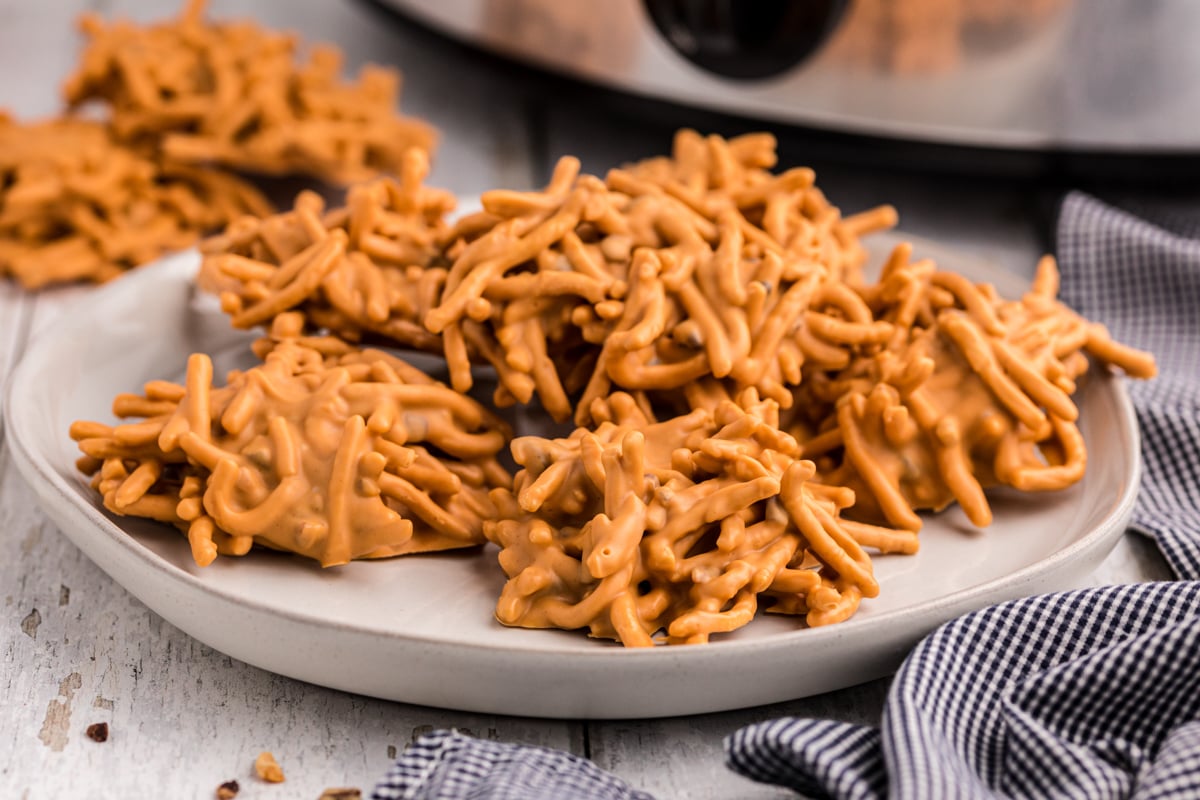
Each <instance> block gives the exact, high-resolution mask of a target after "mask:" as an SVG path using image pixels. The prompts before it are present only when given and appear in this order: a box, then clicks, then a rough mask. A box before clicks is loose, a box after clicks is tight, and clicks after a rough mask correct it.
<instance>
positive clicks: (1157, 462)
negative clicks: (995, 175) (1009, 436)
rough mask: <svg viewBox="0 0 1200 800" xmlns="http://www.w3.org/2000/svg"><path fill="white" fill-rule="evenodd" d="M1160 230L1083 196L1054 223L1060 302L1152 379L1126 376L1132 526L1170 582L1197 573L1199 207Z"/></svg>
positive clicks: (1068, 205) (1199, 503)
mask: <svg viewBox="0 0 1200 800" xmlns="http://www.w3.org/2000/svg"><path fill="white" fill-rule="evenodd" d="M1166 224H1167V225H1169V227H1161V226H1159V225H1156V224H1154V223H1151V222H1148V221H1146V220H1144V219H1141V218H1140V217H1137V216H1134V215H1133V214H1129V213H1126V212H1124V211H1120V210H1118V209H1115V208H1112V207H1110V206H1107V205H1105V204H1103V203H1101V202H1099V201H1097V200H1094V199H1093V198H1091V197H1088V196H1086V195H1083V194H1071V195H1069V196H1068V197H1067V199H1066V200H1065V201H1064V202H1063V206H1062V212H1061V213H1060V214H1059V225H1058V257H1059V264H1060V267H1061V269H1062V277H1063V280H1062V299H1063V301H1064V302H1065V303H1067V304H1068V305H1070V306H1071V307H1073V308H1074V309H1075V310H1077V311H1078V312H1079V313H1081V314H1083V315H1084V316H1085V317H1088V318H1089V319H1093V320H1095V321H1097V322H1103V323H1104V324H1105V325H1107V326H1108V329H1109V331H1110V332H1111V333H1112V334H1113V336H1114V337H1115V338H1116V340H1117V341H1119V342H1125V343H1126V344H1130V345H1133V346H1135V347H1139V348H1141V349H1143V350H1149V351H1150V352H1152V353H1154V356H1155V358H1157V359H1158V377H1156V378H1155V379H1154V380H1152V381H1130V382H1129V394H1130V396H1131V397H1132V398H1133V404H1134V406H1135V407H1136V408H1137V413H1138V422H1139V423H1140V424H1141V429H1142V457H1143V459H1144V461H1145V474H1144V475H1143V476H1142V485H1141V491H1140V493H1139V495H1138V504H1137V509H1136V511H1135V512H1134V518H1133V527H1134V528H1135V529H1136V530H1139V531H1141V532H1142V533H1145V534H1147V535H1149V536H1153V537H1154V538H1155V540H1156V541H1157V542H1158V547H1159V550H1161V551H1162V554H1163V557H1164V558H1166V560H1167V563H1168V564H1170V565H1171V568H1172V569H1173V570H1174V571H1175V574H1176V575H1177V576H1178V577H1180V578H1186V579H1191V580H1195V579H1200V212H1198V213H1197V215H1196V217H1195V218H1193V219H1190V220H1189V219H1187V218H1183V217H1179V216H1172V217H1170V218H1167V220H1166Z"/></svg>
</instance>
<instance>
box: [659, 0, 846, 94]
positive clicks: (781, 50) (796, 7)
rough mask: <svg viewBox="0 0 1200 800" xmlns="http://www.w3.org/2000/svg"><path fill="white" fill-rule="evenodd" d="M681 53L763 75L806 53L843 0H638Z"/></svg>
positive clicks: (746, 74)
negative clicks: (640, 0)
mask: <svg viewBox="0 0 1200 800" xmlns="http://www.w3.org/2000/svg"><path fill="white" fill-rule="evenodd" d="M642 2H643V4H644V5H645V7H646V11H647V12H648V13H649V15H650V19H651V20H653V22H654V25H655V27H656V28H658V31H659V33H661V34H662V35H663V38H664V39H666V41H667V42H668V43H669V44H670V45H671V47H673V48H674V49H675V50H676V51H678V52H679V53H680V54H681V55H682V56H683V57H684V58H686V59H688V60H689V61H691V62H692V63H693V64H696V65H697V66H700V67H703V68H704V69H706V70H709V71H710V72H714V73H716V74H718V75H723V76H725V77H727V78H742V79H756V78H769V77H772V76H774V75H778V74H780V73H782V72H786V71H787V70H789V69H791V68H792V67H794V66H795V65H796V64H799V63H800V62H801V61H803V60H804V59H806V58H808V56H810V55H811V54H812V53H813V52H814V51H816V50H817V49H818V48H819V47H820V46H821V45H822V44H823V43H824V42H825V40H826V38H827V37H828V36H829V34H830V33H831V32H832V31H833V30H834V28H836V27H837V25H838V23H839V22H840V21H841V18H842V15H843V14H844V13H845V10H846V5H847V3H848V0H642Z"/></svg>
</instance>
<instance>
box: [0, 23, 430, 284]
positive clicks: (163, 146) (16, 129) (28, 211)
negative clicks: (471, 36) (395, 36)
mask: <svg viewBox="0 0 1200 800" xmlns="http://www.w3.org/2000/svg"><path fill="white" fill-rule="evenodd" d="M80 28H81V30H82V32H83V34H84V36H85V37H86V39H87V43H86V46H85V47H84V49H83V52H82V53H81V55H80V58H79V64H78V67H77V69H76V71H75V72H74V73H73V74H72V75H71V76H70V77H69V78H68V79H67V81H66V84H65V86H64V87H63V94H64V100H65V101H66V108H65V110H64V114H63V116H61V117H59V118H55V119H50V120H45V121H40V122H18V121H15V120H12V119H9V118H8V117H7V116H3V117H0V277H3V276H4V275H9V276H11V277H13V278H14V279H16V280H17V281H18V282H19V283H20V284H21V285H22V286H23V287H25V288H26V289H40V288H42V287H45V286H48V285H52V284H59V283H72V282H82V281H86V282H97V283H98V282H103V281H107V280H110V279H112V278H115V277H118V276H120V275H121V274H123V273H124V272H126V271H128V270H130V269H133V268H134V267H137V266H140V265H142V264H145V263H149V262H151V261H154V260H156V259H157V258H159V257H160V256H162V255H164V254H166V253H169V252H172V251H177V250H182V249H185V248H187V247H190V246H192V245H194V244H196V242H197V241H199V239H200V238H201V236H203V235H206V234H210V233H214V232H216V231H220V230H223V229H224V228H226V226H228V225H229V224H231V223H233V222H234V221H235V220H238V219H240V218H243V217H245V216H247V215H251V216H254V217H266V216H269V215H270V214H271V213H272V212H273V210H274V209H273V208H272V206H271V204H270V203H269V202H268V201H267V199H266V198H265V197H264V196H263V195H262V194H261V193H260V191H259V190H258V189H257V188H255V186H254V185H253V184H252V183H250V182H249V181H248V180H246V179H245V178H244V177H243V175H244V174H248V173H252V174H256V175H272V176H277V175H288V176H298V177H303V178H307V179H308V180H310V181H313V182H316V183H318V184H320V183H325V184H338V185H346V184H349V183H351V182H354V181H361V180H366V179H368V178H372V177H375V176H377V175H380V174H398V173H399V172H400V171H401V169H402V168H403V161H404V156H405V154H406V153H408V152H409V151H412V150H414V149H416V150H420V151H423V152H429V151H432V149H433V148H434V146H435V140H436V136H435V133H434V130H433V128H432V127H430V126H429V125H428V124H427V123H425V122H423V121H420V120H415V119H411V118H408V117H403V116H400V115H399V114H398V113H397V110H396V106H397V99H398V95H399V88H400V77H399V74H398V73H397V72H396V71H395V70H391V69H386V68H383V67H377V66H373V65H368V66H366V67H364V68H363V69H362V71H361V72H360V74H359V75H358V78H357V79H356V80H354V81H343V80H342V79H341V78H340V72H341V54H340V52H338V51H337V50H336V49H335V48H332V47H329V46H317V47H314V48H311V49H310V50H309V52H308V56H307V60H306V61H303V62H301V61H299V58H298V52H299V45H300V43H299V41H298V40H297V38H296V37H295V36H293V35H291V34H286V33H280V32H276V31H271V30H267V29H264V28H261V27H260V26H258V25H256V24H254V23H251V22H238V21H231V22H225V21H210V20H207V19H205V17H204V2H203V0H191V2H189V3H188V5H187V6H186V7H185V8H184V10H183V12H182V13H181V14H180V16H179V17H178V18H176V19H173V20H169V21H166V22H162V23H156V24H150V25H137V24H134V23H132V22H128V21H123V20H117V21H114V22H111V23H105V22H104V21H102V20H101V19H100V18H99V17H98V16H96V15H92V14H89V15H85V16H84V17H83V19H82V20H81V21H80ZM93 112H94V113H93Z"/></svg>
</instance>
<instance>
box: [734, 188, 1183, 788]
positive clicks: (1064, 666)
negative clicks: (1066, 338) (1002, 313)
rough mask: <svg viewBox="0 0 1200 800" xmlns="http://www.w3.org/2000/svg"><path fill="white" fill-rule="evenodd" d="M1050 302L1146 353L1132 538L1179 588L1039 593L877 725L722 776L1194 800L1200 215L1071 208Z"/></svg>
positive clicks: (931, 661) (760, 750) (746, 759)
mask: <svg viewBox="0 0 1200 800" xmlns="http://www.w3.org/2000/svg"><path fill="white" fill-rule="evenodd" d="M1058 259H1059V267H1060V269H1061V270H1062V297H1063V300H1064V301H1065V302H1066V303H1068V304H1069V305H1071V306H1072V307H1074V308H1075V309H1076V310H1078V311H1079V312H1080V313H1082V314H1083V315H1084V316H1086V317H1088V318H1090V319H1093V320H1095V321H1097V322H1103V323H1104V324H1105V325H1107V326H1108V328H1109V330H1110V331H1111V332H1112V334H1113V336H1114V337H1115V338H1116V339H1117V340H1118V341H1121V342H1124V343H1126V344H1130V345H1133V346H1135V347H1139V348H1142V349H1145V350H1149V351H1151V352H1152V353H1154V355H1155V357H1156V358H1157V360H1158V366H1159V376H1158V377H1157V378H1155V379H1154V380H1152V381H1146V382H1131V383H1130V385H1129V391H1130V394H1131V396H1132V399H1133V402H1134V406H1135V407H1136V409H1137V413H1138V420H1139V423H1140V425H1141V430H1142V455H1143V458H1144V460H1145V471H1144V474H1143V476H1142V485H1141V490H1140V493H1139V495H1138V503H1137V508H1136V510H1135V513H1134V522H1133V525H1134V528H1135V529H1136V530H1139V531H1141V532H1142V533H1145V534H1147V535H1149V536H1152V537H1153V538H1154V539H1155V541H1156V542H1157V543H1158V547H1159V549H1160V551H1161V552H1162V554H1163V556H1164V558H1165V559H1166V561H1167V563H1168V564H1169V565H1170V566H1171V568H1172V569H1173V570H1174V572H1175V574H1176V576H1177V577H1178V578H1180V579H1182V581H1183V582H1180V583H1167V584H1142V585H1137V586H1122V587H1107V588H1103V589H1092V590H1087V591H1080V592H1069V593H1065V594H1056V595H1047V596H1044V597H1034V598H1029V599H1025V600H1020V601H1017V602H1012V603H1005V604H1003V605H999V606H995V607H992V608H989V609H985V610H983V611H980V612H977V613H975V614H970V615H968V616H966V617H963V618H961V619H958V620H955V621H953V622H950V623H948V624H947V625H945V626H943V627H942V628H940V629H938V630H937V631H935V632H934V633H933V634H931V635H930V636H929V637H927V638H926V639H925V640H924V641H922V642H921V643H920V644H919V645H918V646H917V647H916V649H915V650H914V651H913V652H912V653H911V654H910V655H909V657H908V659H907V660H906V661H905V662H904V665H903V666H902V667H901V668H900V671H899V672H898V673H897V674H896V679H895V681H894V682H893V684H892V688H891V691H890V693H889V695H888V699H887V703H886V705H885V708H884V713H883V720H882V723H881V725H880V727H878V728H874V727H868V726H859V725H848V724H843V723H838V722H830V721H827V720H808V719H781V720H773V721H770V722H762V723H758V724H755V725H751V726H749V727H747V728H744V729H742V730H740V731H738V732H737V733H736V734H734V735H733V736H731V737H730V738H729V739H728V740H726V742H725V753H726V762H727V764H728V765H729V766H730V767H731V768H732V769H734V770H735V771H737V772H739V773H741V774H743V775H746V776H747V777H750V778H753V779H755V780H759V781H765V782H768V783H776V784H780V785H783V786H788V787H791V788H793V789H795V790H796V791H798V792H800V793H802V794H805V795H809V796H814V797H834V798H855V800H869V799H870V798H884V797H895V798H906V797H913V798H941V797H945V798H957V797H964V798H965V797H970V798H975V797H978V798H990V797H1003V798H1068V797H1072V798H1073V797H1082V798H1125V797H1135V798H1160V797H1161V798H1166V797H1200V616H1198V615H1200V583H1198V582H1197V581H1200V217H1198V218H1197V219H1188V218H1187V217H1180V216H1174V217H1173V218H1171V219H1170V220H1169V221H1168V222H1167V224H1165V225H1160V224H1155V223H1152V222H1149V221H1147V220H1145V219H1142V218H1139V217H1138V216H1135V215H1133V214H1130V213H1127V212H1125V211H1121V210H1119V209H1116V208H1113V207H1111V206H1108V205H1105V204H1104V203H1101V202H1099V201H1098V200H1095V199H1094V198H1091V197H1088V196H1086V195H1083V194H1078V193H1076V194H1071V195H1069V196H1068V197H1067V198H1066V200H1065V201H1064V202H1063V205H1062V209H1061V212H1060V215H1059V224H1058Z"/></svg>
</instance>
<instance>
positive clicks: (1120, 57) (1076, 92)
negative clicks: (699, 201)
mask: <svg viewBox="0 0 1200 800" xmlns="http://www.w3.org/2000/svg"><path fill="white" fill-rule="evenodd" d="M375 1H376V2H378V3H380V4H383V5H386V6H389V7H391V8H393V9H394V10H397V11H400V12H402V13H404V14H406V15H408V16H410V17H411V18H413V19H416V20H418V21H419V22H422V23H424V24H426V25H427V26H429V27H432V28H434V29H436V30H439V31H441V32H443V33H445V34H447V35H449V36H452V37H454V38H457V39H459V40H462V41H465V42H467V43H470V44H473V45H475V46H478V47H480V48H483V49H486V50H490V51H493V52H496V53H499V54H501V55H504V56H507V57H510V58H513V59H516V60H519V61H523V62H527V63H529V64H533V65H535V66H538V67H542V68H545V69H548V70H551V71H554V72H558V73H561V74H565V75H568V76H571V77H575V78H580V79H583V80H587V81H593V82H595V83H598V84H602V85H604V86H607V87H610V88H613V89H618V90H621V91H625V92H630V93H634V94H638V95H643V96H647V97H652V98H657V99H662V100H668V101H671V102H674V103H682V104H687V105H693V106H697V107H703V108H708V109H713V110H716V111H720V112H726V113H730V114H736V115H739V116H746V117H752V118H758V119H762V120H768V121H773V122H782V123H790V124H796V125H803V126H807V127H818V128H827V129H831V130H838V131H847V132H853V133H860V134H869V135H875V136H884V137H888V138H899V139H909V140H919V141H930V142H941V143H951V144H959V145H970V146H976V147H995V148H1005V149H1019V150H1075V151H1088V152H1111V153H1129V154H1191V153H1200V45H1198V44H1197V42H1200V0H375Z"/></svg>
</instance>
